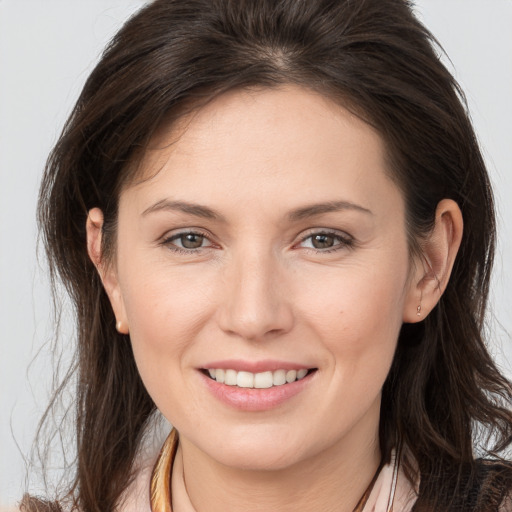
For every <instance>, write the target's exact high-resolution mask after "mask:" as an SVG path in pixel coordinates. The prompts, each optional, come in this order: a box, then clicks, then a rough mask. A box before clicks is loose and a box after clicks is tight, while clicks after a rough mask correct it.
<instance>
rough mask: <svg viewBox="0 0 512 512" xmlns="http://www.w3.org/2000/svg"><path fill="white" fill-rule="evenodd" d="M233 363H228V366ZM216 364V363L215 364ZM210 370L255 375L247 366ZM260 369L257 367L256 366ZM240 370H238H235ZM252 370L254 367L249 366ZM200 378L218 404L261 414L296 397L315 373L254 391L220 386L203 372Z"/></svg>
mask: <svg viewBox="0 0 512 512" xmlns="http://www.w3.org/2000/svg"><path fill="white" fill-rule="evenodd" d="M232 363H233V362H232V361H230V363H229V364H230V365H231V364H232ZM215 364H218V363H215ZM208 366H209V367H210V368H226V369H233V370H237V371H252V372H253V373H256V372H255V371H254V370H248V369H247V368H248V366H243V367H233V366H224V365H219V366H213V365H208ZM256 367H257V368H260V367H259V366H256ZM237 368H240V369H237ZM251 368H254V365H253V366H251ZM301 368H307V367H306V366H303V365H298V366H297V365H295V366H293V367H289V368H284V367H283V366H278V367H276V368H275V369H301ZM309 368H311V367H309ZM263 371H270V367H269V366H268V365H267V366H265V367H264V369H263ZM198 373H199V375H200V377H201V378H202V379H203V382H204V384H205V386H206V387H207V389H208V390H209V392H210V393H211V394H212V395H213V396H214V397H215V398H216V399H218V400H219V401H220V402H222V403H223V404H225V405H228V406H229V407H231V408H234V409H238V410H240V411H246V412H262V411H268V410H271V409H275V408H277V407H279V406H281V405H283V404H284V403H285V402H287V401H288V400H290V399H291V398H293V397H294V396H296V395H298V394H299V393H301V392H302V391H304V390H305V389H307V387H309V385H310V384H311V382H312V381H313V379H314V377H315V375H316V373H317V372H316V371H313V372H311V373H309V374H308V375H306V376H305V377H304V378H303V379H301V380H296V381H295V382H291V383H289V384H283V385H282V386H273V387H271V388H264V389H255V388H239V387H238V386H228V385H227V384H221V383H220V382H217V381H216V380H213V379H212V378H210V377H209V376H207V375H206V374H205V373H203V371H199V372H198Z"/></svg>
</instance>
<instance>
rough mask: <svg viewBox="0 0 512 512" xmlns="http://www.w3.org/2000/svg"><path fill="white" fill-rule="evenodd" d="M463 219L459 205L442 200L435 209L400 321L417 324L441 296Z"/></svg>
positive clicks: (458, 242)
mask: <svg viewBox="0 0 512 512" xmlns="http://www.w3.org/2000/svg"><path fill="white" fill-rule="evenodd" d="M463 224H464V223H463V219H462V213H461V211H460V208H459V205H458V204H457V203H456V202H455V201H453V200H451V199H443V200H442V201H441V202H440V203H439V204H438V205H437V208H436V218H435V225H434V228H433V229H432V231H431V232H430V233H429V235H428V237H427V238H426V239H425V240H424V241H422V243H421V255H419V256H417V257H416V258H415V259H414V262H413V263H414V267H413V269H412V276H411V279H410V283H409V287H408V290H407V297H406V301H405V303H404V315H403V321H404V322H407V323H415V322H421V321H422V320H424V319H425V317H426V316H427V315H428V314H429V313H430V312H431V311H432V310H433V309H434V307H435V306H436V304H437V303H438V301H439V299H440V298H441V295H442V294H443V293H444V291H445V289H446V286H447V285H448V281H449V279H450V274H451V272H452V268H453V264H454V262H455V257H456V256H457V252H458V250H459V247H460V242H461V240H462V231H463Z"/></svg>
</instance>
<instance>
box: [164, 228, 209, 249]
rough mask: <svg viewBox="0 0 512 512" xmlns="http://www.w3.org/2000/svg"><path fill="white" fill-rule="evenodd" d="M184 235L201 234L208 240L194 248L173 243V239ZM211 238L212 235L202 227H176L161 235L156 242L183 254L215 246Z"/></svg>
mask: <svg viewBox="0 0 512 512" xmlns="http://www.w3.org/2000/svg"><path fill="white" fill-rule="evenodd" d="M185 235H198V236H202V237H203V238H205V239H206V240H208V242H209V245H206V246H201V247H197V248H194V249H187V248H184V247H179V246H177V245H175V244H174V243H173V242H174V240H177V239H179V238H180V237H182V236H185ZM212 238H213V237H212V235H211V233H209V232H208V231H205V230H204V229H201V228H195V227H190V228H178V229H175V230H172V231H168V232H167V233H166V234H165V235H163V236H162V237H161V239H160V240H159V242H158V243H159V245H162V246H165V247H167V248H168V249H170V250H172V251H174V252H178V253H184V254H194V253H198V252H200V251H202V250H205V249H210V248H212V247H216V244H215V242H213V240H212Z"/></svg>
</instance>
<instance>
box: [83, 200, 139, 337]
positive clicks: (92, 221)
mask: <svg viewBox="0 0 512 512" xmlns="http://www.w3.org/2000/svg"><path fill="white" fill-rule="evenodd" d="M102 229H103V212H102V211H101V210H100V209H99V208H92V209H91V210H90V211H89V214H88V215H87V222H86V232H87V252H88V254H89V258H91V261H92V262H93V263H94V265H95V267H96V270H97V271H98V274H99V275H100V279H101V282H102V283H103V287H104V288H105V291H106V292H107V295H108V297H109V299H110V303H111V305H112V309H113V310H114V315H115V317H116V329H117V330H118V331H119V332H120V333H121V334H128V332H129V330H128V320H127V318H126V310H125V307H124V301H123V296H122V294H121V290H120V287H119V281H118V278H117V272H116V268H115V265H114V264H112V263H109V262H106V261H105V260H104V258H103V255H102V247H101V239H102Z"/></svg>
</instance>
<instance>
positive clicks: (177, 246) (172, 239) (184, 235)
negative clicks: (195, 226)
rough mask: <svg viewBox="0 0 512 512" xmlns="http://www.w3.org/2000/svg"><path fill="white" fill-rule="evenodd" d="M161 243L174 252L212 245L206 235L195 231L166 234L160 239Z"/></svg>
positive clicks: (189, 250) (191, 250)
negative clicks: (166, 235)
mask: <svg viewBox="0 0 512 512" xmlns="http://www.w3.org/2000/svg"><path fill="white" fill-rule="evenodd" d="M162 244H163V245H166V246H168V247H169V248H170V249H171V250H173V251H176V252H194V251H195V250H197V249H203V248H206V247H211V246H212V245H213V244H212V243H211V241H210V240H209V239H208V238H207V237H206V235H204V234H203V233H199V232H196V231H186V232H183V231H182V232H181V233H176V234H174V235H171V236H168V237H166V238H165V239H164V240H163V241H162Z"/></svg>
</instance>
